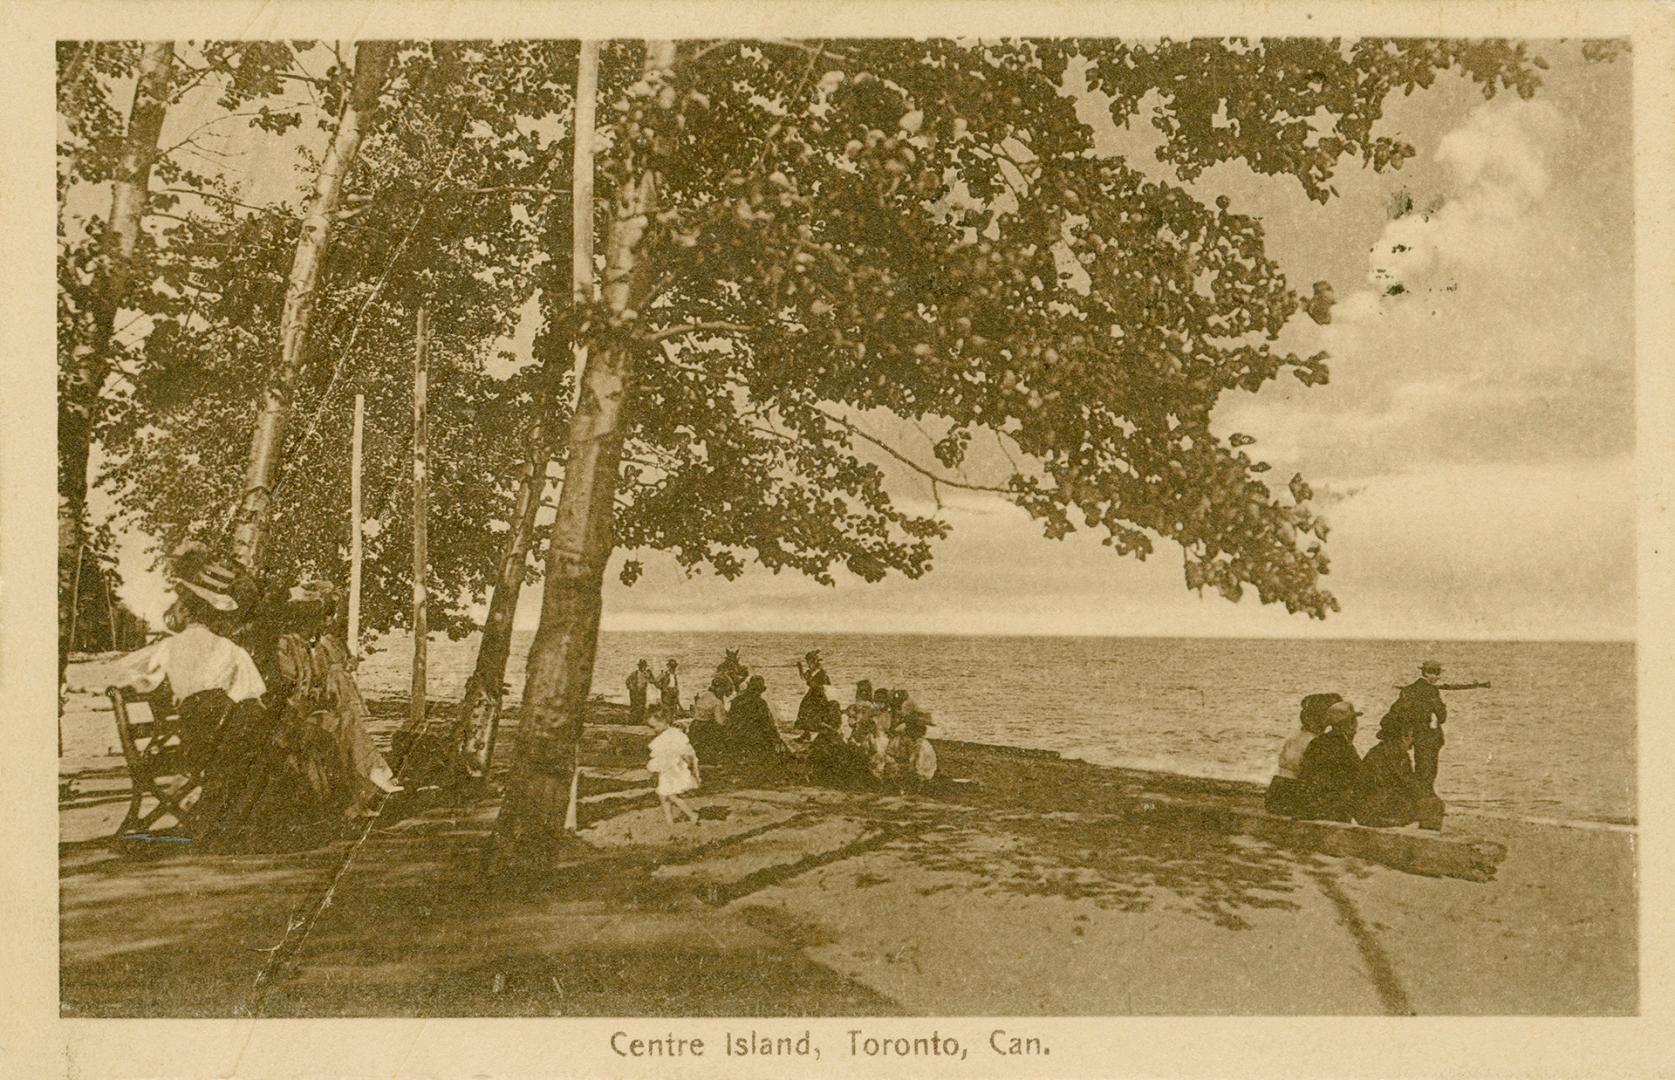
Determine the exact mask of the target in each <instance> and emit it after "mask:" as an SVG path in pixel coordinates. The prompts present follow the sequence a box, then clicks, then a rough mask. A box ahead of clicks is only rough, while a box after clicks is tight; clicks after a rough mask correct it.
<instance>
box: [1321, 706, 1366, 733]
mask: <svg viewBox="0 0 1675 1080" xmlns="http://www.w3.org/2000/svg"><path fill="white" fill-rule="evenodd" d="M1360 715H1361V710H1360V709H1357V708H1356V707H1355V706H1354V705H1351V704H1350V703H1349V702H1347V701H1334V702H1332V704H1330V705H1328V706H1326V726H1327V727H1337V726H1338V725H1339V724H1343V723H1346V722H1348V721H1350V720H1354V719H1356V718H1357V717H1359V716H1360Z"/></svg>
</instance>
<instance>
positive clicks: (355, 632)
mask: <svg viewBox="0 0 1675 1080" xmlns="http://www.w3.org/2000/svg"><path fill="white" fill-rule="evenodd" d="M365 424H366V395H365V394H356V395H355V427H354V430H353V432H352V433H351V435H350V437H349V459H350V461H349V655H350V656H353V657H357V658H358V657H359V656H360V655H361V432H362V431H363V430H364V428H365Z"/></svg>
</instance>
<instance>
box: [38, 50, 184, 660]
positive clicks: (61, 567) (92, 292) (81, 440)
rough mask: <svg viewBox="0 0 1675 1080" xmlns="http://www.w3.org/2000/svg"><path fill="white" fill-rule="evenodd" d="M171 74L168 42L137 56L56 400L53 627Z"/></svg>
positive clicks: (81, 519)
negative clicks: (105, 217) (82, 331)
mask: <svg viewBox="0 0 1675 1080" xmlns="http://www.w3.org/2000/svg"><path fill="white" fill-rule="evenodd" d="M173 77H174V43H173V42H169V41H161V42H152V43H150V44H147V45H146V46H145V47H144V49H143V50H141V52H140V63H139V68H138V72H137V77H136V79H135V82H134V103H133V105H132V106H131V107H130V109H129V112H128V132H127V135H126V136H125V137H124V139H123V141H122V156H121V158H120V160H119V161H118V162H117V166H116V175H115V177H114V179H113V180H112V182H111V212H110V220H109V221H108V222H107V223H106V225H105V234H104V236H103V237H102V238H101V239H100V252H99V261H98V264H97V265H96V266H95V267H94V271H93V282H92V286H91V288H90V289H89V290H88V316H89V324H90V325H89V327H88V334H87V338H86V340H84V341H83V342H81V343H80V344H78V345H77V346H76V347H75V348H74V349H73V351H72V352H71V355H70V357H69V361H68V364H67V365H66V367H65V369H64V371H63V373H62V379H63V382H62V385H61V387H60V389H59V397H58V469H59V472H58V583H59V608H60V610H59V626H60V627H63V626H65V625H66V622H65V619H64V615H65V612H64V610H63V605H64V604H65V602H66V600H67V597H68V593H69V591H70V574H71V564H73V563H74V562H75V559H76V553H77V552H79V551H80V550H81V547H82V544H83V542H84V541H85V539H86V537H85V535H84V526H85V523H86V513H87V464H88V459H89V457H90V456H91V454H92V449H93V431H94V428H95V427H97V426H98V421H99V412H100V409H99V404H100V398H101V395H102V394H103V392H104V388H105V380H106V379H107V378H109V376H110V370H111V339H112V337H113V336H114V335H115V332H116V314H117V311H118V310H119V309H120V308H121V307H122V300H123V298H124V296H125V295H126V294H127V292H128V285H129V283H130V282H131V281H132V280H133V276H134V270H135V266H134V252H135V251H136V250H137V248H138V246H139V240H140V220H141V218H142V217H143V216H144V214H145V204H146V200H147V198H148V196H149V195H150V192H151V166H152V163H153V162H154V161H155V160H156V158H157V139H158V136H159V135H160V134H161V133H162V130H163V118H164V116H165V115H166V113H167V111H168V98H169V87H170V83H171V82H172V81H173ZM65 644H66V643H65V640H64V631H63V630H62V629H61V630H60V631H59V649H58V670H59V675H60V677H62V675H63V672H64V661H65V655H66V650H65Z"/></svg>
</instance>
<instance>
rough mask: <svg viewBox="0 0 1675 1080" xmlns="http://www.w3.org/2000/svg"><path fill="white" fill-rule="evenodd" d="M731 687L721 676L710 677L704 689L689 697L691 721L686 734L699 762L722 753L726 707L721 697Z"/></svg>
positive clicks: (724, 742)
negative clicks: (708, 683) (693, 696)
mask: <svg viewBox="0 0 1675 1080" xmlns="http://www.w3.org/2000/svg"><path fill="white" fill-rule="evenodd" d="M730 689H731V687H730V686H729V685H728V683H727V678H726V676H724V675H717V676H716V677H715V678H713V679H711V680H710V685H709V687H708V688H707V689H705V690H701V691H699V692H698V696H697V697H695V698H693V699H692V723H691V725H690V726H689V727H688V728H687V737H688V738H689V739H691V740H692V746H693V748H694V749H695V750H697V752H698V759H699V760H700V761H709V760H711V759H712V758H713V757H715V756H717V755H719V754H721V753H723V752H724V747H725V744H726V741H727V706H726V705H725V704H723V700H724V699H725V698H726V697H727V692H728V691H729V690H730Z"/></svg>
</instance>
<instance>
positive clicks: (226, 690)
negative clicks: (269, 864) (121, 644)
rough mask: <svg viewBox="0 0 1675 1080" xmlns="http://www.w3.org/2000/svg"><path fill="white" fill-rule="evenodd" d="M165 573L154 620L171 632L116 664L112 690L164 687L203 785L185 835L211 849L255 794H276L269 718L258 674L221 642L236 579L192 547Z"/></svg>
mask: <svg viewBox="0 0 1675 1080" xmlns="http://www.w3.org/2000/svg"><path fill="white" fill-rule="evenodd" d="M174 569H175V573H174V585H175V589H176V596H177V599H176V601H175V603H174V606H173V607H171V608H170V609H169V612H168V614H167V615H166V616H165V620H164V621H165V624H166V625H167V626H168V628H169V629H170V630H171V631H172V633H171V634H170V635H169V636H168V637H165V638H163V639H162V640H161V641H157V642H155V643H153V644H151V645H148V646H146V647H145V648H143V649H140V650H139V651H137V652H134V653H130V654H129V655H128V656H127V657H125V658H124V660H123V661H122V666H121V669H120V675H119V685H122V686H125V687H127V688H128V689H130V690H134V691H137V692H139V693H152V692H154V691H156V690H158V689H159V688H160V687H163V686H165V685H166V687H167V689H168V692H169V694H170V695H171V696H172V697H173V699H174V701H175V703H176V707H177V709H178V711H179V713H180V722H181V743H182V749H183V750H184V752H185V755H186V758H187V761H188V762H189V763H190V764H191V765H192V767H194V768H196V769H198V770H201V771H202V774H203V779H204V787H203V793H202V795H201V796H200V797H199V799H198V802H197V804H196V806H194V807H193V812H192V821H191V823H190V824H189V829H190V831H192V833H193V834H194V836H195V837H197V838H198V839H200V840H202V841H203V842H205V843H206V844H216V843H217V842H218V841H220V840H222V839H223V838H227V837H230V836H231V835H232V834H233V833H234V831H235V830H236V829H237V828H238V827H239V826H241V825H243V824H245V823H247V821H248V819H250V818H251V816H252V812H253V808H254V807H255V806H256V804H257V803H258V801H262V800H263V799H264V793H266V794H267V796H268V797H269V801H271V796H272V795H274V794H276V793H277V791H270V790H269V789H270V787H272V785H270V780H272V779H273V778H274V774H275V762H276V759H278V758H279V757H281V756H282V755H279V754H276V753H275V752H274V751H275V748H276V745H277V743H276V739H275V733H276V729H275V717H274V713H273V712H271V711H270V710H269V709H268V708H267V707H266V705H265V704H264V702H263V700H262V696H263V694H265V693H266V692H267V687H266V685H265V684H264V683H263V681H262V676H261V673H260V672H259V671H258V670H257V668H256V664H255V661H253V660H252V659H251V658H250V654H249V653H248V652H246V651H245V650H244V649H243V648H242V647H240V646H239V645H237V644H236V643H234V642H233V641H232V640H231V639H230V638H228V637H227V634H228V633H229V632H230V631H231V629H232V626H233V624H234V623H235V621H236V620H237V619H238V618H239V617H240V614H241V612H240V605H239V602H238V601H237V600H236V599H234V594H235V591H236V590H235V581H236V580H237V572H236V571H235V570H233V569H232V568H230V567H228V566H227V565H226V564H224V563H219V562H215V561H212V560H210V559H209V558H208V557H207V553H204V552H200V551H197V550H192V551H188V552H186V553H184V554H183V555H182V556H181V557H180V558H179V559H178V560H177V563H176V566H175V568H174ZM286 786H288V785H286V784H283V783H282V784H280V785H278V787H279V788H281V789H282V788H284V787H286ZM287 814H288V811H287Z"/></svg>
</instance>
